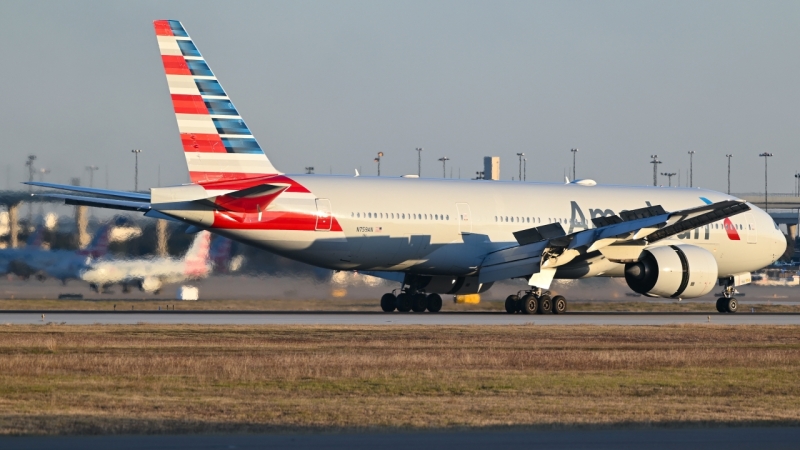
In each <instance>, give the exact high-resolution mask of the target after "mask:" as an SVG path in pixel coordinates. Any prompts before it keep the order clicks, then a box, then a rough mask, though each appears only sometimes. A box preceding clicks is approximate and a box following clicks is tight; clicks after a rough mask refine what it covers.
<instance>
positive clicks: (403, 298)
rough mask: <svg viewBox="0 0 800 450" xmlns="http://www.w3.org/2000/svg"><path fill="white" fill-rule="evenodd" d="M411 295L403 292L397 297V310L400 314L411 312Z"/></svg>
mask: <svg viewBox="0 0 800 450" xmlns="http://www.w3.org/2000/svg"><path fill="white" fill-rule="evenodd" d="M411 300H412V299H411V294H406V293H405V292H403V293H402V294H400V295H398V296H397V305H396V306H397V310H398V311H400V312H409V311H411Z"/></svg>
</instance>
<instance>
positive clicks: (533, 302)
mask: <svg viewBox="0 0 800 450" xmlns="http://www.w3.org/2000/svg"><path fill="white" fill-rule="evenodd" d="M505 307H506V312H507V313H509V314H514V313H518V312H521V313H524V314H547V313H553V314H563V313H565V312H567V299H566V298H564V296H563V295H556V296H555V297H551V293H550V291H545V290H542V289H539V288H537V289H532V290H528V291H520V292H518V293H517V294H515V295H509V296H508V297H507V298H506V304H505Z"/></svg>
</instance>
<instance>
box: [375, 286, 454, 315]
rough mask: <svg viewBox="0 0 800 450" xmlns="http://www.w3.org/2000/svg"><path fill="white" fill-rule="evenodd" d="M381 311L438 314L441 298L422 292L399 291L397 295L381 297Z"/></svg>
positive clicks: (391, 294) (391, 293)
mask: <svg viewBox="0 0 800 450" xmlns="http://www.w3.org/2000/svg"><path fill="white" fill-rule="evenodd" d="M381 309H382V310H383V311H384V312H392V311H394V310H395V309H396V310H398V311H400V312H409V311H414V312H425V311H429V312H439V311H440V310H441V309H442V297H441V296H440V295H439V294H428V295H425V293H424V292H412V291H409V290H405V291H401V292H400V294H398V295H394V292H390V293H388V294H383V297H381Z"/></svg>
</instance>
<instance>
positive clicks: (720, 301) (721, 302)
mask: <svg viewBox="0 0 800 450" xmlns="http://www.w3.org/2000/svg"><path fill="white" fill-rule="evenodd" d="M725 300H727V298H725V297H720V298H718V299H717V312H720V313H725V312H728V310H726V309H725Z"/></svg>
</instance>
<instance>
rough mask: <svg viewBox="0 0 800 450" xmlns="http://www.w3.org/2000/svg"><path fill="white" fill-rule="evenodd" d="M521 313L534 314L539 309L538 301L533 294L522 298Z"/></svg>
mask: <svg viewBox="0 0 800 450" xmlns="http://www.w3.org/2000/svg"><path fill="white" fill-rule="evenodd" d="M521 303H522V309H521V310H522V312H523V313H524V314H536V311H537V310H538V309H539V300H538V299H537V298H536V296H535V295H533V294H528V295H526V296H524V297H522V302H521Z"/></svg>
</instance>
